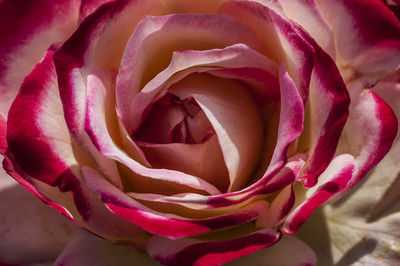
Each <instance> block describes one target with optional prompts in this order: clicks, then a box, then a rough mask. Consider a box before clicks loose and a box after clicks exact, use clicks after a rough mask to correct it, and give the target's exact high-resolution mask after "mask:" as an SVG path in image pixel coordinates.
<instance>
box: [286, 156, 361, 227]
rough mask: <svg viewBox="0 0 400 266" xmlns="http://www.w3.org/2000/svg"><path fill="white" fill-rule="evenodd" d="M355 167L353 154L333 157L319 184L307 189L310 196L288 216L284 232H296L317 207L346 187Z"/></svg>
mask: <svg viewBox="0 0 400 266" xmlns="http://www.w3.org/2000/svg"><path fill="white" fill-rule="evenodd" d="M354 169H355V162H354V158H353V157H352V156H351V155H348V154H343V155H340V156H338V157H336V158H335V159H333V161H332V162H331V164H330V165H329V166H328V168H327V169H326V170H325V171H324V172H323V173H322V174H321V176H320V177H319V180H318V184H317V186H316V187H315V188H313V189H312V190H309V191H307V194H308V195H310V196H308V198H307V199H306V200H305V201H304V202H302V203H301V204H300V205H299V206H298V207H296V209H294V211H293V212H292V213H290V214H289V217H288V218H286V221H285V223H284V225H283V227H282V232H284V233H286V234H293V233H295V232H296V231H297V229H298V228H299V227H300V225H302V224H303V223H304V222H305V221H306V220H307V219H308V218H309V217H310V216H311V214H312V213H313V212H314V211H315V210H316V208H318V207H319V206H320V205H322V204H323V203H325V202H326V201H327V200H328V199H329V198H330V197H332V196H334V195H335V194H337V193H339V192H341V191H342V190H343V189H345V188H346V186H347V185H348V182H349V181H350V179H351V177H352V175H353V173H354Z"/></svg>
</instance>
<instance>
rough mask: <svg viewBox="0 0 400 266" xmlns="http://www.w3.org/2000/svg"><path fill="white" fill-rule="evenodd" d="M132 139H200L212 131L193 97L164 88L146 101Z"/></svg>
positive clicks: (179, 140) (158, 141) (164, 140)
mask: <svg viewBox="0 0 400 266" xmlns="http://www.w3.org/2000/svg"><path fill="white" fill-rule="evenodd" d="M142 120H143V122H142V123H141V125H140V127H139V129H138V131H137V132H136V133H134V136H133V139H134V140H136V141H139V142H147V143H158V144H167V143H189V144H195V143H201V142H204V141H205V140H207V139H208V138H209V137H210V136H211V135H213V134H214V131H213V129H212V126H211V124H210V122H209V121H208V119H207V117H206V116H205V114H204V112H203V111H202V110H201V108H200V106H199V105H198V104H197V102H196V101H195V100H194V99H193V98H188V99H183V100H181V99H180V98H179V97H177V96H175V95H173V94H171V93H169V92H167V93H166V94H165V95H164V96H162V97H161V98H160V99H159V100H156V101H155V102H153V103H152V104H150V105H149V107H148V108H147V110H146V111H145V112H144V118H143V119H142Z"/></svg>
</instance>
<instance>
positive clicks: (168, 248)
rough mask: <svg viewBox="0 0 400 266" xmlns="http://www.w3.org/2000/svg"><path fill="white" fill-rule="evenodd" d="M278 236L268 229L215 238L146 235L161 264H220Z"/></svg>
mask: <svg viewBox="0 0 400 266" xmlns="http://www.w3.org/2000/svg"><path fill="white" fill-rule="evenodd" d="M279 238H280V234H279V233H277V232H276V231H274V230H272V229H264V230H261V231H258V232H255V233H252V234H249V235H245V236H242V237H239V238H234V239H230V240H223V241H215V242H212V241H200V240H194V239H188V238H186V239H179V240H170V239H166V238H162V237H158V236H154V237H152V238H151V239H150V242H149V245H148V252H149V254H150V255H151V256H152V257H153V258H155V259H156V260H158V261H159V262H160V263H162V264H163V265H183V266H186V265H196V266H200V265H221V264H224V263H226V262H229V261H232V260H235V259H237V258H240V257H243V256H245V255H248V254H250V253H253V252H255V251H257V250H259V249H262V248H266V247H269V246H271V245H273V244H275V242H277V241H278V240H279Z"/></svg>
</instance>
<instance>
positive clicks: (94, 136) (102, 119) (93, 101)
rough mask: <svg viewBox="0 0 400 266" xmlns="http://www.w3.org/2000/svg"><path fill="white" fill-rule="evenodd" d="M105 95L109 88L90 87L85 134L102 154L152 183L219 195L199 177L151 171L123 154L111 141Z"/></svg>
mask: <svg viewBox="0 0 400 266" xmlns="http://www.w3.org/2000/svg"><path fill="white" fill-rule="evenodd" d="M98 85H99V84H98ZM96 90H99V91H96ZM101 90H103V92H102V91H101ZM105 92H106V87H104V86H93V87H91V86H89V87H88V95H87V107H88V109H87V113H86V121H85V131H86V132H87V134H88V136H89V138H90V139H91V141H92V142H93V144H94V145H95V146H96V148H97V149H98V151H99V152H100V153H101V154H102V155H104V156H106V157H108V158H110V159H114V160H116V161H118V162H120V163H122V164H124V165H125V166H126V167H128V168H129V169H130V170H131V171H132V172H133V173H134V174H136V175H140V176H142V177H143V178H144V179H150V180H151V181H152V182H155V181H166V182H170V183H173V184H177V185H180V186H182V185H184V186H187V187H191V188H193V189H198V190H204V191H207V192H208V193H210V194H214V193H218V192H219V191H218V189H217V188H215V187H214V186H213V185H211V184H209V183H207V182H205V181H204V180H202V179H200V178H198V177H195V176H192V175H188V174H185V173H181V172H178V171H173V170H167V169H152V168H147V167H145V166H143V165H142V164H140V163H138V162H137V161H135V160H134V159H132V158H130V157H129V156H128V155H127V154H126V153H125V152H124V151H122V150H121V149H120V148H119V147H118V146H117V145H116V144H115V142H114V140H113V139H112V138H111V136H110V132H109V130H110V128H108V127H107V126H106V125H107V121H106V111H105V106H104V103H105V101H106V94H105ZM137 182H138V181H137Z"/></svg>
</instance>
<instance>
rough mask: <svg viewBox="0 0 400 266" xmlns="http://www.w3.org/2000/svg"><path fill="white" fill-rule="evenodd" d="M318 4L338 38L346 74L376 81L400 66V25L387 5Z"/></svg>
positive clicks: (357, 1) (368, 1) (366, 0)
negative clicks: (347, 72)
mask: <svg viewBox="0 0 400 266" xmlns="http://www.w3.org/2000/svg"><path fill="white" fill-rule="evenodd" d="M317 3H318V6H319V8H320V10H321V12H322V15H323V17H324V18H325V19H326V21H327V22H328V23H329V25H330V26H331V28H332V30H333V33H334V35H335V42H336V49H337V52H338V56H339V58H338V63H339V65H340V66H341V68H342V69H343V70H344V71H346V70H345V69H346V68H347V69H349V71H355V72H356V74H355V75H357V73H358V74H362V75H366V76H369V77H374V78H376V77H381V76H382V75H386V74H388V73H391V72H392V71H393V70H394V69H395V68H396V67H397V66H398V64H399V61H400V39H399V38H400V22H399V21H398V19H397V18H396V17H395V16H394V15H393V13H392V12H391V11H390V10H389V9H388V8H387V7H386V6H385V4H383V3H382V2H381V1H374V0H346V1H344V0H338V1H337V0H328V1H318V2H317ZM338 14H340V15H338ZM371 18H373V19H371ZM355 75H353V76H351V77H350V78H354V76H355ZM372 82H373V81H372Z"/></svg>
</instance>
